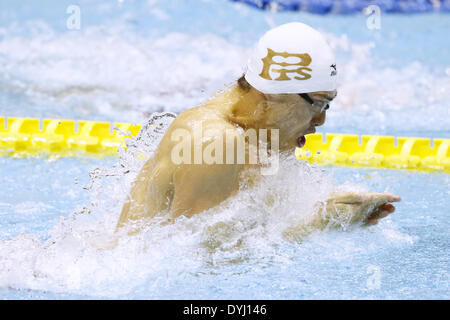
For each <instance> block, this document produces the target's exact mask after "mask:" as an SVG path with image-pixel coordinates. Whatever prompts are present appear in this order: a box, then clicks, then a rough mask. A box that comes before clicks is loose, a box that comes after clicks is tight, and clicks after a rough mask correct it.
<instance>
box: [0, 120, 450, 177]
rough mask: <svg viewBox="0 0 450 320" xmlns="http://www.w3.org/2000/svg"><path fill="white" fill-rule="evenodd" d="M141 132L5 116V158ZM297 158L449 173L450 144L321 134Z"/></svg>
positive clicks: (102, 150)
mask: <svg viewBox="0 0 450 320" xmlns="http://www.w3.org/2000/svg"><path fill="white" fill-rule="evenodd" d="M5 120H6V121H5ZM115 128H117V129H118V130H115ZM139 130H140V125H133V124H129V123H112V124H111V123H109V122H98V121H73V120H55V119H45V120H39V119H27V118H12V117H10V118H7V119H5V118H4V117H0V155H2V156H14V157H27V156H40V155H50V156H57V157H60V156H74V155H79V154H81V155H87V156H96V157H98V156H100V157H101V156H111V155H116V154H117V149H118V148H119V147H122V146H124V142H125V138H126V137H135V136H136V135H137V134H138V132H139ZM124 132H125V133H127V134H125V135H124V134H123V133H124ZM324 138H325V139H324ZM295 154H296V156H297V158H299V159H304V160H308V161H310V162H314V163H318V164H338V165H348V166H357V167H375V168H402V169H422V170H431V171H446V172H450V139H433V141H431V139H428V138H404V137H399V138H395V137H390V136H366V135H363V136H361V137H360V136H358V135H348V134H328V133H327V134H326V135H325V137H324V136H322V134H320V133H316V134H310V135H308V136H307V139H306V144H305V146H304V147H303V148H302V149H299V148H297V149H296V151H295Z"/></svg>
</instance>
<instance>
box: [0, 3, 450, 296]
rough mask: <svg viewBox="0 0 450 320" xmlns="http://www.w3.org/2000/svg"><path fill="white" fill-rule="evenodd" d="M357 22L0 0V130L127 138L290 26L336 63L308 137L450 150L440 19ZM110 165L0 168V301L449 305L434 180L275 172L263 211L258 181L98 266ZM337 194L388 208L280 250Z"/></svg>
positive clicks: (446, 22)
mask: <svg viewBox="0 0 450 320" xmlns="http://www.w3.org/2000/svg"><path fill="white" fill-rule="evenodd" d="M71 4H77V5H79V7H80V9H81V17H82V20H81V29H80V30H68V29H67V27H66V20H67V18H68V16H69V15H68V14H66V8H67V6H68V5H71ZM366 19H367V17H366V16H364V15H363V14H359V15H345V16H343V15H342V16H341V15H327V16H320V15H313V14H307V13H299V12H290V13H280V12H278V13H277V12H265V11H259V10H256V9H253V8H250V7H247V6H244V5H242V4H238V3H233V2H230V1H225V0H217V1H197V0H195V1H194V0H186V1H181V0H180V1H175V0H173V1H163V0H160V1H158V0H152V1H150V0H149V1H126V0H124V1H97V0H96V1H50V0H47V1H41V2H40V4H37V3H36V2H35V1H31V0H29V1H21V2H20V4H19V3H18V2H16V1H12V0H11V1H10V0H4V1H2V2H1V3H0V116H20V117H44V118H71V119H88V120H107V121H129V122H135V123H141V122H142V121H143V119H145V118H147V117H148V116H149V115H150V114H151V113H152V112H155V111H173V112H179V111H182V110H185V109H186V108H189V107H191V106H194V105H196V104H198V103H200V102H201V101H202V100H204V99H206V98H207V97H208V95H209V94H210V93H211V92H212V91H213V90H215V89H217V88H220V87H222V86H223V84H225V83H228V82H230V81H233V80H234V79H236V77H238V76H239V75H240V74H241V73H242V70H243V66H244V64H245V59H246V58H245V57H246V54H247V53H248V52H249V49H250V48H251V46H252V45H253V44H254V43H255V41H256V40H257V39H258V37H259V36H261V35H262V33H263V32H265V31H266V30H267V29H269V28H270V27H271V26H274V25H278V24H281V23H284V22H288V21H302V22H306V23H308V24H310V25H312V26H314V27H316V28H319V29H320V30H322V31H323V32H325V33H326V35H327V39H328V40H329V42H330V44H331V45H332V46H333V48H334V49H335V51H336V55H337V59H338V67H339V88H338V97H337V98H336V102H334V103H333V105H332V107H331V109H330V111H329V112H328V118H327V122H326V124H325V125H324V126H323V127H322V128H321V131H322V132H343V133H355V134H387V135H397V136H399V135H400V136H405V135H409V136H425V137H436V138H449V137H450V116H449V113H450V111H449V110H450V108H449V107H450V105H449V102H448V98H447V95H448V92H450V59H449V57H450V42H449V41H448V40H447V39H448V34H447V33H448V30H449V28H450V16H449V15H445V14H420V15H388V14H382V16H381V29H380V30H369V29H368V28H367V26H366ZM117 161H118V160H117V159H106V160H98V159H97V160H95V159H87V158H78V159H59V160H53V161H49V160H46V159H42V158H33V159H12V158H0V174H1V176H2V179H1V180H0V190H1V191H2V192H1V193H0V218H1V220H0V298H7V299H13V298H19V299H26V298H69V299H70V298H87V299H89V298H124V299H130V298H150V299H153V298H167V299H171V298H218V299H220V298H243V299H251V298H255V299H257V298H267V299H283V298H292V299H302V298H312V299H316V298H343V299H350V298H369V299H371V298H382V299H408V298H419V299H432V298H437V299H448V298H449V297H450V295H449V274H448V269H449V259H450V255H449V250H448V248H449V244H450V237H449V234H448V230H449V222H448V214H449V209H448V208H449V205H450V201H449V200H448V199H449V198H450V197H449V196H450V188H449V179H450V176H449V175H448V174H443V173H423V172H414V171H394V170H369V169H351V168H340V167H336V168H331V167H330V168H328V167H327V168H321V169H318V168H312V169H311V168H308V167H305V166H304V165H303V164H294V163H293V162H292V161H291V160H289V161H287V162H286V163H284V166H285V169H284V170H285V172H284V173H283V174H282V175H281V178H279V179H278V180H276V181H272V182H271V184H270V185H272V186H275V187H276V188H275V189H277V190H276V192H275V194H277V197H279V199H278V200H279V201H280V202H279V207H277V209H276V210H275V209H273V208H272V209H271V208H267V207H265V206H264V205H262V204H261V202H258V199H262V197H263V196H264V194H265V190H266V189H267V187H269V186H270V185H268V184H267V183H268V182H266V184H263V185H262V186H261V187H260V188H259V189H257V190H254V191H253V193H251V192H247V193H243V194H242V195H241V196H240V197H238V198H236V199H234V200H232V201H231V202H230V203H228V204H227V205H226V206H224V207H223V208H222V209H221V210H220V212H218V213H214V212H208V213H205V214H204V215H200V216H199V217H195V218H193V219H191V220H189V219H187V220H183V219H182V220H181V221H178V222H177V223H176V224H175V225H171V226H160V225H156V226H153V227H152V228H151V229H150V230H149V232H147V233H145V234H144V235H141V236H139V237H138V238H133V239H129V240H120V242H119V245H118V246H117V248H116V249H114V250H106V251H98V250H97V249H96V245H97V244H98V243H107V242H108V241H110V240H111V237H112V236H111V234H112V233H113V230H114V226H115V222H116V221H117V218H118V214H119V211H118V210H120V203H121V201H122V200H123V195H124V194H125V192H126V190H127V184H128V183H129V181H128V180H127V179H128V178H127V177H123V176H121V173H120V171H117V170H115V169H114V168H115V165H116V164H117ZM96 168H98V169H99V170H97V171H93V170H94V169H96ZM322 170H323V171H322ZM90 172H91V177H90V176H89V173H90ZM293 172H294V173H295V174H293ZM311 181H312V182H311ZM337 187H343V188H347V189H349V188H350V189H361V190H367V189H368V190H373V191H377V192H383V191H386V190H388V191H390V192H392V193H396V194H399V195H400V196H402V199H403V200H402V202H400V203H399V204H398V205H397V210H396V212H395V213H394V214H393V215H392V216H390V217H389V218H387V219H385V220H383V221H381V222H380V224H379V225H377V226H375V227H372V228H352V229H349V230H338V231H326V232H322V233H316V234H313V235H311V236H310V237H308V238H307V239H305V240H304V241H303V242H301V243H293V242H290V241H287V240H286V239H284V238H283V237H282V236H281V235H282V231H283V228H284V227H285V225H283V223H288V222H289V221H292V219H295V217H294V218H293V215H295V214H297V212H298V214H301V213H302V212H303V211H304V210H303V209H304V208H305V207H308V205H310V203H309V202H308V201H311V200H310V199H316V198H317V197H319V196H320V195H322V194H324V193H326V192H327V191H330V190H332V189H333V188H337ZM277 192H279V193H277ZM283 194H284V196H283ZM285 195H287V197H286V196H285ZM87 210H89V211H90V214H86V212H87ZM83 212H84V213H83ZM227 230H228V231H227ZM229 230H232V231H229ZM236 241H240V242H242V243H244V245H243V246H242V247H239V248H236V247H235V244H236ZM375 280H376V281H375Z"/></svg>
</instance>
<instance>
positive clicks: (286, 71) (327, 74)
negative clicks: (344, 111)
mask: <svg viewBox="0 0 450 320" xmlns="http://www.w3.org/2000/svg"><path fill="white" fill-rule="evenodd" d="M336 73H337V70H336V60H335V57H334V54H333V51H332V50H331V48H330V46H329V45H328V44H327V42H326V41H325V38H324V37H323V36H322V34H321V33H320V32H318V31H317V30H315V29H313V28H311V27H310V26H308V25H306V24H304V23H300V22H292V23H287V24H283V25H281V26H279V27H276V28H274V29H271V30H269V31H268V32H266V33H265V34H264V35H263V36H262V38H261V39H260V40H259V42H258V45H257V46H256V48H255V49H254V51H253V54H252V55H251V57H250V59H249V60H248V63H247V70H246V72H245V79H246V80H247V82H248V83H250V84H251V85H252V86H253V87H254V88H255V89H257V90H259V91H261V92H263V93H272V94H276V93H307V92H316V91H332V90H335V89H336Z"/></svg>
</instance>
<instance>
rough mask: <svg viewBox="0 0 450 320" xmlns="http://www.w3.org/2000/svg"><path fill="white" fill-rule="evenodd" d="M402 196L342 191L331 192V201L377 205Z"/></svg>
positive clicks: (393, 200) (396, 200) (394, 200)
mask: <svg viewBox="0 0 450 320" xmlns="http://www.w3.org/2000/svg"><path fill="white" fill-rule="evenodd" d="M400 200H401V198H400V197H399V196H397V195H394V194H391V193H377V192H360V193H355V192H340V193H333V194H331V198H330V200H329V201H334V202H336V203H345V204H361V203H364V202H370V203H372V204H373V205H375V206H376V207H378V206H380V205H382V204H384V203H389V202H398V201H400Z"/></svg>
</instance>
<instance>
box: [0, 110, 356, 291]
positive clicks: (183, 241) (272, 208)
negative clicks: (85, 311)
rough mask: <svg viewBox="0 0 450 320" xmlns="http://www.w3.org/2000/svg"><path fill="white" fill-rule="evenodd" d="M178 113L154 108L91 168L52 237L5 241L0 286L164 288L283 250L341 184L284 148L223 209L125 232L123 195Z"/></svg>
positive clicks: (21, 236) (26, 236)
mask: <svg viewBox="0 0 450 320" xmlns="http://www.w3.org/2000/svg"><path fill="white" fill-rule="evenodd" d="M174 117H175V116H174V114H171V113H166V114H155V115H153V116H152V117H151V118H150V120H149V122H148V123H147V124H146V125H144V126H143V130H142V131H141V132H140V134H139V135H138V136H137V137H136V138H135V139H127V148H126V150H125V149H123V150H121V151H120V159H119V161H118V162H117V164H115V165H113V166H112V167H110V168H97V169H95V170H93V171H91V172H90V180H91V181H90V184H89V185H88V186H87V187H85V188H86V189H87V190H88V191H89V195H90V198H91V202H90V204H88V205H87V206H85V207H84V208H83V210H80V211H77V212H74V213H73V214H71V215H70V216H69V217H68V218H62V217H61V218H60V221H59V223H58V224H57V225H56V226H55V227H54V228H53V229H52V230H51V231H50V232H49V238H48V239H47V240H44V241H41V240H39V239H37V237H36V236H34V235H32V234H27V233H22V234H19V235H18V236H16V237H14V238H12V239H7V240H1V242H0V286H2V287H12V288H30V289H35V290H50V291H55V292H72V293H77V294H85V295H94V296H96V295H98V296H108V297H117V296H122V295H125V294H127V293H130V292H131V291H132V290H133V289H135V287H136V286H138V285H140V284H142V283H143V282H147V283H154V285H155V288H154V290H157V286H158V285H157V283H158V281H161V277H163V278H164V279H166V280H167V277H170V276H169V275H173V274H175V275H179V274H186V273H187V274H192V273H193V274H195V273H197V272H202V271H204V270H205V268H206V269H208V267H211V266H214V267H215V268H217V266H220V265H224V266H227V265H229V264H234V263H242V262H243V261H247V262H248V261H252V263H255V262H256V261H260V260H266V259H267V257H272V258H274V257H275V258H276V257H277V250H278V249H277V248H278V247H279V246H280V245H283V244H288V245H289V243H291V240H289V239H286V238H285V237H284V236H283V234H284V232H285V231H286V230H287V229H288V228H289V227H290V226H292V225H296V224H299V223H300V222H301V221H302V219H304V218H305V217H307V216H308V215H310V214H312V212H313V210H314V209H313V207H314V204H315V203H317V202H319V201H323V200H325V199H326V196H327V195H328V194H329V193H330V192H332V191H334V190H336V183H335V182H334V181H333V179H332V178H331V177H330V176H329V175H328V174H325V173H324V172H323V171H322V170H321V169H319V168H318V167H315V166H311V165H309V164H307V163H304V162H301V161H298V160H296V159H295V157H294V156H293V155H283V156H282V157H281V159H280V161H281V163H282V166H280V171H279V173H278V174H277V175H276V176H275V177H276V178H275V179H274V177H263V178H262V181H261V183H260V184H258V185H257V186H255V187H253V188H251V189H249V188H247V187H246V185H245V180H244V183H243V184H242V186H241V187H242V188H241V190H240V192H239V193H238V194H237V195H236V196H234V197H232V198H230V199H227V200H226V201H224V202H223V203H222V204H221V205H219V206H218V207H215V208H212V209H210V210H207V211H205V212H203V213H201V214H197V215H194V216H193V217H192V218H189V219H188V218H185V217H180V218H179V219H177V220H176V222H175V223H174V224H165V223H161V221H158V219H155V221H154V222H153V223H152V224H149V225H148V226H147V227H146V228H145V229H144V231H143V232H142V233H140V234H139V235H136V236H131V237H130V236H125V235H124V234H121V235H120V236H118V235H117V234H116V233H115V227H116V223H117V221H118V218H119V215H120V210H121V206H122V202H123V200H124V196H125V195H126V194H127V192H128V190H129V188H130V184H131V182H132V181H133V178H134V177H135V176H136V174H137V172H138V171H139V169H140V167H141V166H142V164H143V162H144V160H145V159H147V158H148V157H150V156H151V155H152V154H153V152H154V151H155V148H156V146H157V145H158V143H159V141H160V139H161V138H162V136H163V134H164V132H165V130H166V129H167V127H168V126H169V125H170V123H171V121H172V120H173V119H174ZM355 187H356V188H358V187H357V186H355V185H352V186H341V187H340V189H341V190H344V189H346V188H347V189H352V190H353V191H354V190H355ZM359 188H360V189H361V187H359ZM119 234H120V233H119ZM173 261H177V263H176V264H174V263H173ZM166 280H165V281H166ZM152 288H153V287H152V286H150V288H148V290H149V291H152V290H153V289H152Z"/></svg>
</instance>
